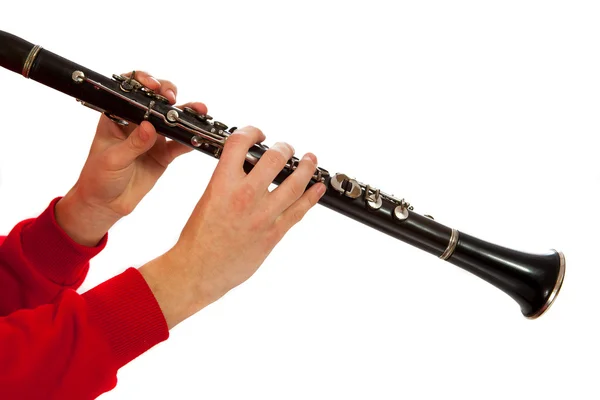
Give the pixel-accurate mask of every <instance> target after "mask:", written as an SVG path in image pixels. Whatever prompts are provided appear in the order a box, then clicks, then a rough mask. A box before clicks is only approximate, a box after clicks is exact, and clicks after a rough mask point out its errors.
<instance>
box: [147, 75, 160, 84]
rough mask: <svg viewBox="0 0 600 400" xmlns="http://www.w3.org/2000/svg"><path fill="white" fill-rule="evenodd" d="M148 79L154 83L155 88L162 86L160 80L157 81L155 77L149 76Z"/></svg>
mask: <svg viewBox="0 0 600 400" xmlns="http://www.w3.org/2000/svg"><path fill="white" fill-rule="evenodd" d="M148 79H149V80H151V81H152V83H154V86H156V87H159V86H160V82H159V81H158V79H156V78H155V77H153V76H149V77H148Z"/></svg>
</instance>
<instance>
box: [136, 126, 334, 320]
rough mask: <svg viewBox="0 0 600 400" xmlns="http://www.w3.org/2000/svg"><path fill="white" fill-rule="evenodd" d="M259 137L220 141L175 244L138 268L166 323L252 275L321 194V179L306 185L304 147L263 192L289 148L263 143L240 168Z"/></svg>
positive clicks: (255, 133) (310, 159)
mask: <svg viewBox="0 0 600 400" xmlns="http://www.w3.org/2000/svg"><path fill="white" fill-rule="evenodd" d="M264 139H265V136H264V135H263V134H262V132H261V131H259V130H258V129H256V128H252V127H247V128H243V129H239V130H237V131H236V132H235V133H234V134H232V135H231V136H230V137H229V138H228V139H227V142H226V144H225V148H224V149H223V154H222V155H221V159H220V161H219V163H218V165H217V168H216V169H215V171H214V174H213V176H212V179H211V181H210V183H209V185H208V187H207V189H206V192H205V193H204V195H203V196H202V198H201V199H200V201H199V202H198V204H197V205H196V207H195V209H194V211H193V212H192V215H191V216H190V218H189V220H188V222H187V224H186V225H185V228H184V229H183V231H182V233H181V236H180V238H179V240H178V242H177V244H176V245H175V246H174V247H173V248H172V249H171V250H169V251H168V252H167V253H166V254H164V255H162V256H160V257H158V258H157V259H155V260H153V261H151V262H150V263H148V264H146V265H144V266H142V267H141V268H140V272H141V273H142V275H143V276H144V278H145V279H146V281H147V282H148V284H149V286H150V288H151V289H152V291H153V293H154V294H155V296H156V298H157V300H158V303H159V305H160V307H161V309H162V311H163V314H164V315H165V318H166V320H167V323H168V325H169V328H172V327H173V326H175V325H177V324H178V323H179V322H181V321H182V320H184V319H186V318H187V317H189V316H191V315H193V314H194V313H196V312H197V311H199V310H200V309H202V308H204V307H205V306H207V305H208V304H210V303H212V302H214V301H216V300H217V299H219V298H220V297H221V296H223V295H224V294H225V293H227V292H228V291H229V290H230V289H232V288H234V287H236V286H237V285H239V284H241V283H242V282H244V281H245V280H247V279H248V278H249V277H250V276H251V275H252V274H254V272H255V271H256V270H257V269H258V267H259V266H260V265H261V264H262V263H263V261H264V260H265V258H266V257H267V256H268V255H269V253H270V252H271V250H272V249H273V247H275V245H276V244H277V243H278V242H279V241H280V240H281V238H282V237H283V236H284V235H285V233H286V232H287V231H288V230H289V229H290V228H291V227H292V226H294V225H295V224H296V223H298V222H299V221H300V220H301V219H302V218H303V216H304V215H305V214H306V213H307V212H308V210H309V209H310V208H312V207H313V206H314V205H315V204H316V203H317V201H318V200H319V199H320V198H321V196H322V195H323V194H324V193H325V185H323V184H322V183H317V184H315V185H313V186H312V187H311V188H310V189H308V190H306V187H307V185H308V183H309V181H310V179H311V177H312V176H313V174H314V172H315V169H316V166H317V159H316V157H315V156H314V155H313V154H310V153H309V154H306V155H305V156H304V157H303V158H302V160H301V161H300V164H299V166H298V168H297V169H296V171H295V172H294V173H292V174H291V175H290V176H289V177H288V178H287V179H286V180H285V181H284V182H283V183H282V184H281V185H280V186H279V187H278V188H276V189H275V190H273V191H272V192H269V190H268V189H269V185H270V184H271V183H272V181H273V179H274V178H275V177H276V176H277V174H278V173H279V172H281V170H282V169H283V168H284V166H285V164H286V162H287V161H288V160H289V159H290V158H291V157H292V156H293V153H294V150H293V148H292V147H291V146H289V145H288V144H285V143H278V144H275V145H274V146H273V147H271V148H270V149H269V150H268V151H267V152H266V153H265V154H264V155H263V156H262V157H261V159H260V160H259V162H258V163H257V164H256V166H255V167H254V168H253V169H252V171H251V172H250V173H249V174H246V173H245V172H244V170H243V168H242V166H243V163H244V159H245V156H246V153H247V152H248V149H249V148H250V147H251V146H252V145H253V144H255V143H258V142H262V141H263V140H264ZM305 190H306V191H305Z"/></svg>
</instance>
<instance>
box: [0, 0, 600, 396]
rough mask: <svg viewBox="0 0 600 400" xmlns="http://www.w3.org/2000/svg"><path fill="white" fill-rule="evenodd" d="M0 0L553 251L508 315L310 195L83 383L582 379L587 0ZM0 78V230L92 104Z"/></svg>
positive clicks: (173, 170)
mask: <svg viewBox="0 0 600 400" xmlns="http://www.w3.org/2000/svg"><path fill="white" fill-rule="evenodd" d="M9 4H10V5H9ZM9 4H4V3H3V4H2V6H1V7H0V13H1V14H0V29H3V30H6V31H9V32H11V33H14V34H16V35H19V36H21V37H23V38H25V39H27V40H28V41H31V42H33V43H38V44H41V45H42V46H44V48H46V49H49V50H51V51H53V52H55V53H58V54H60V55H62V56H64V57H66V58H69V59H71V60H73V61H75V62H78V63H80V64H82V65H85V66H87V67H88V68H91V69H93V70H96V71H97V72H100V73H103V74H105V75H110V74H111V73H120V72H126V71H130V70H132V69H146V70H148V71H150V72H152V73H153V74H154V75H155V76H157V77H163V78H168V79H171V80H173V81H174V82H175V83H176V84H178V86H179V89H180V92H179V100H181V101H191V100H199V101H204V102H205V103H206V104H207V105H208V108H209V112H210V114H211V115H213V116H215V118H216V119H218V120H221V121H223V122H225V123H227V124H228V125H230V126H231V125H237V126H243V125H247V124H252V125H255V126H258V127H260V128H262V129H263V131H264V132H265V133H266V135H267V144H272V143H274V142H275V141H288V142H290V143H292V144H293V145H294V146H295V148H296V150H297V152H298V153H300V154H301V153H304V152H306V151H313V152H314V153H315V154H317V156H318V157H319V161H320V165H321V166H322V167H324V168H326V169H328V170H330V171H331V172H345V173H347V174H350V175H352V176H355V177H357V178H358V179H359V180H361V181H363V182H367V183H370V184H372V185H375V186H377V187H380V188H381V189H382V190H384V191H387V192H393V193H395V194H396V195H398V196H401V197H406V198H407V200H409V201H410V202H411V203H412V204H414V205H415V211H417V212H419V213H425V214H432V215H433V216H434V217H435V218H436V220H438V221H440V222H442V223H444V224H446V225H448V226H452V227H456V228H458V229H460V230H461V231H464V232H467V233H470V234H472V235H475V236H477V237H480V238H482V239H486V240H489V241H491V242H494V243H498V244H502V245H505V246H508V247H512V248H515V249H521V250H525V251H531V252H544V251H546V250H548V249H549V248H556V249H558V250H561V251H563V252H564V253H565V255H566V259H567V276H566V280H565V285H564V287H563V290H562V292H561V294H560V296H559V297H558V300H557V302H556V304H555V305H554V306H553V307H552V308H551V310H550V311H549V312H548V313H547V314H546V315H544V316H543V317H542V318H541V319H539V320H536V321H528V320H526V319H525V318H523V317H522V316H521V315H520V311H519V308H518V306H517V305H516V303H514V302H513V301H512V300H511V299H510V298H509V297H508V296H506V295H505V294H504V293H502V292H500V291H499V290H497V289H495V288H493V287H492V286H490V285H488V284H487V283H485V282H483V281H481V280H479V279H478V278H475V277H473V276H472V275H469V274H468V273H466V272H464V271H462V270H460V269H459V268H456V267H454V266H452V265H450V264H448V263H444V262H442V261H440V260H438V259H436V258H435V257H433V256H431V255H429V254H426V253H424V252H421V251H419V250H417V249H415V248H413V247H410V246H408V245H406V244H404V243H402V242H399V241H396V240H394V239H391V238H389V237H387V236H385V235H383V234H380V233H378V232H376V231H373V230H371V229H369V228H366V227H363V226H362V225H360V224H359V223H356V222H354V221H352V220H349V219H346V218H344V217H342V216H340V215H338V214H336V213H334V212H332V211H329V210H327V209H325V208H323V207H320V206H319V207H317V208H315V209H314V210H312V211H311V212H310V213H309V215H308V216H307V217H306V218H305V220H304V221H302V223H301V224H300V225H298V226H297V227H295V228H294V229H293V230H292V231H291V232H290V233H289V235H288V236H286V237H285V238H284V240H283V241H282V242H281V243H280V245H279V246H278V247H277V248H276V249H275V250H274V252H273V253H272V255H271V256H270V257H269V258H268V259H267V261H266V262H265V263H264V265H263V267H262V268H261V269H260V270H259V272H258V273H257V274H256V275H255V276H254V277H252V278H251V279H250V280H249V281H248V282H247V283H246V284H244V285H242V286H240V287H239V288H237V289H235V290H233V291H232V292H230V293H229V294H228V295H227V296H225V297H224V298H223V299H221V300H220V301H219V302H217V303H215V304H213V305H211V306H209V307H208V308H206V309H204V310H203V311H201V312H200V313H199V314H197V315H196V316H194V317H193V318H191V319H189V320H187V321H186V322H184V323H183V324H181V325H179V326H178V327H176V328H175V329H174V330H173V331H172V332H171V338H170V339H169V340H168V341H167V342H164V343H162V344H160V345H159V346H156V347H155V348H153V349H152V350H150V351H149V352H148V353H146V354H144V355H143V356H141V357H139V358H138V359H136V360H135V361H133V362H132V363H130V364H129V365H127V366H126V367H124V368H123V369H122V370H121V371H120V372H119V384H118V386H117V388H116V389H115V390H113V391H112V392H110V393H108V394H106V395H103V396H102V398H103V399H105V400H108V399H131V398H157V399H159V398H161V399H164V398H172V399H192V398H193V399H196V398H198V399H200V398H201V399H214V400H217V399H261V400H266V399H446V398H457V399H458V398H460V399H565V398H569V399H592V398H598V397H599V396H600V388H599V387H598V383H597V382H598V376H599V367H598V366H599V363H600V358H599V357H600V349H599V344H598V337H599V335H600V328H598V323H597V322H598V319H599V318H600V317H599V315H600V312H599V311H598V309H599V306H600V299H598V297H597V292H598V284H597V282H598V280H599V279H600V272H599V268H598V239H599V238H598V235H597V232H598V226H599V222H600V221H599V217H598V215H597V213H598V211H597V210H598V206H597V204H598V201H599V200H600V195H599V190H598V187H599V184H600V172H599V168H598V167H599V165H598V164H599V162H598V161H597V146H596V143H597V140H596V138H597V135H598V129H599V125H600V121H599V118H598V110H599V106H600V78H599V76H600V73H599V71H600V56H599V52H598V48H599V42H600V40H599V39H600V24H599V23H598V20H599V17H600V15H599V14H600V13H599V9H598V3H597V2H595V1H587V2H586V1H562V2H560V1H522V0H520V1H502V2H499V1H498V2H482V1H452V2H450V1H418V2H415V1H411V2H409V1H395V2H391V1H390V2H377V1H369V2H365V1H362V2H357V1H344V2H342V1H339V2H333V1H329V2H327V1H319V2H316V1H303V2H295V3H293V2H283V1H280V2H275V1H273V2H271V3H268V2H241V1H240V2H230V1H218V2H217V1H215V2H205V1H194V2H187V3H185V2H160V3H156V4H151V3H148V2H139V3H134V2H130V3H128V2H125V1H119V2H116V1H103V2H93V3H91V2H66V1H44V2H43V1H27V2H25V1H23V2H19V3H16V2H10V3H9ZM0 83H1V85H0V87H1V88H2V95H1V96H0V110H1V111H0V112H1V113H2V115H1V120H2V123H1V124H0V231H2V232H4V233H6V232H8V231H9V230H10V229H11V227H12V226H13V225H14V224H15V223H17V222H18V221H20V220H22V219H24V218H28V217H32V216H35V215H37V214H38V213H39V212H41V211H42V210H43V209H44V208H45V207H46V206H47V204H48V203H49V202H50V200H51V199H52V198H54V197H55V196H58V195H63V194H64V193H65V192H66V191H67V190H68V189H69V188H70V187H71V185H72V184H73V183H74V182H75V180H76V178H77V176H78V174H79V171H80V169H81V167H82V165H83V162H84V160H85V158H86V155H87V151H88V147H89V145H90V143H91V140H92V137H93V134H94V131H95V126H96V122H97V119H98V115H97V113H95V112H93V111H91V110H88V109H85V108H83V107H81V106H80V105H78V104H77V103H76V102H75V100H74V99H72V98H69V97H67V96H65V95H63V94H61V93H58V92H55V91H53V90H52V89H49V88H46V87H43V86H42V85H40V84H38V83H36V82H33V81H27V80H25V79H24V78H22V77H20V76H19V75H17V74H13V73H10V72H8V71H6V70H0ZM215 165H216V160H214V159H211V158H209V157H206V156H204V155H201V154H199V153H191V154H188V155H186V156H184V157H183V158H182V159H180V160H178V161H177V162H175V163H174V164H173V165H172V166H171V167H170V168H169V170H168V172H167V173H166V174H165V176H164V177H163V178H162V179H161V181H160V183H159V184H158V185H157V186H156V187H155V189H154V190H153V191H152V192H151V193H150V194H149V195H148V196H147V197H146V198H145V199H144V201H143V202H142V204H141V205H140V206H139V207H138V209H137V210H136V211H135V212H134V213H133V214H132V215H131V216H130V217H128V218H127V219H125V220H123V221H121V222H120V223H119V224H118V225H117V226H115V227H114V229H113V230H112V231H111V232H110V239H109V244H108V246H107V248H106V249H105V250H104V252H103V253H102V254H100V255H99V256H98V257H97V258H95V259H94V260H93V262H92V271H91V272H90V274H89V277H88V279H87V280H86V282H85V283H84V286H83V287H82V291H85V290H87V289H89V288H92V287H94V286H95V285H97V284H98V283H100V282H102V281H104V280H106V279H108V278H110V277H112V276H114V275H116V274H117V273H119V272H121V271H123V270H124V269H125V268H127V267H129V266H132V265H133V266H140V265H142V264H143V263H145V262H147V261H149V260H151V259H152V258H154V257H156V256H158V255H159V254H162V253H163V252H164V251H166V250H167V249H168V248H170V246H171V245H172V244H173V243H174V242H175V240H176V239H177V237H178V234H179V231H180V229H181V228H182V227H183V224H184V223H185V221H186V219H187V216H188V214H189V213H190V211H191V209H192V207H193V206H194V204H195V203H196V202H197V200H198V199H199V198H200V196H201V195H202V192H203V190H204V188H205V186H206V184H207V182H208V179H209V177H210V175H211V173H212V170H213V169H214V166H215ZM206 240H210V237H207V238H206Z"/></svg>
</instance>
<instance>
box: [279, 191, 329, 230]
mask: <svg viewBox="0 0 600 400" xmlns="http://www.w3.org/2000/svg"><path fill="white" fill-rule="evenodd" d="M325 189H326V188H325V185H324V184H323V183H321V182H319V183H316V184H314V185H313V186H311V187H310V189H308V190H307V191H306V192H304V194H303V195H302V196H301V197H300V198H299V199H298V200H296V202H295V203H293V204H292V205H291V206H290V207H288V209H287V210H285V211H284V212H283V213H282V214H281V215H280V216H279V218H278V219H277V221H276V223H275V225H276V229H277V230H278V232H279V233H280V235H281V236H283V235H284V234H285V233H286V232H287V231H289V230H290V228H291V227H292V226H294V225H296V224H297V223H298V222H300V221H301V220H302V218H304V216H305V215H306V213H307V212H308V210H310V209H311V208H313V207H314V206H315V204H317V202H318V201H319V199H321V197H323V195H324V194H325Z"/></svg>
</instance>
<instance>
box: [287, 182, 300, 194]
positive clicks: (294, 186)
mask: <svg viewBox="0 0 600 400" xmlns="http://www.w3.org/2000/svg"><path fill="white" fill-rule="evenodd" d="M288 190H289V193H290V195H292V196H293V197H294V198H298V197H300V196H301V195H302V193H303V190H302V185H301V184H300V183H299V182H291V185H290V186H289V189H288Z"/></svg>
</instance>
